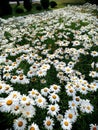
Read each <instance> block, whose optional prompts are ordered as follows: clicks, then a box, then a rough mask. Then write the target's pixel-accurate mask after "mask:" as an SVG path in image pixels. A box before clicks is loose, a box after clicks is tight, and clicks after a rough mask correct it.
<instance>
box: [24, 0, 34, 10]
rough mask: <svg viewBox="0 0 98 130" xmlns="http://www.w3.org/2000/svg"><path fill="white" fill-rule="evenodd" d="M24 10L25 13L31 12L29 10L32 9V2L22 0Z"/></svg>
mask: <svg viewBox="0 0 98 130" xmlns="http://www.w3.org/2000/svg"><path fill="white" fill-rule="evenodd" d="M24 8H25V9H26V10H27V11H31V9H32V2H31V1H30V0H24Z"/></svg>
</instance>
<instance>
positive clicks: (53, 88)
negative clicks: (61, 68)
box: [50, 84, 60, 93]
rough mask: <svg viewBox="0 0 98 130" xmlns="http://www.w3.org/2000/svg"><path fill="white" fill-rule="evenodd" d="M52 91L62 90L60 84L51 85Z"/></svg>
mask: <svg viewBox="0 0 98 130" xmlns="http://www.w3.org/2000/svg"><path fill="white" fill-rule="evenodd" d="M50 91H52V92H54V93H58V92H60V86H59V85H56V84H53V85H50Z"/></svg>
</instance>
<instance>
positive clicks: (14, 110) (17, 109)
mask: <svg viewBox="0 0 98 130" xmlns="http://www.w3.org/2000/svg"><path fill="white" fill-rule="evenodd" d="M11 113H12V114H15V115H17V114H20V113H21V105H20V103H19V101H17V102H15V104H14V105H13V107H12V109H11Z"/></svg>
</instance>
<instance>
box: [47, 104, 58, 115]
mask: <svg viewBox="0 0 98 130" xmlns="http://www.w3.org/2000/svg"><path fill="white" fill-rule="evenodd" d="M47 109H48V112H47V113H48V114H50V115H51V116H56V115H57V114H58V112H59V110H60V108H59V105H58V104H54V105H48V108H47Z"/></svg>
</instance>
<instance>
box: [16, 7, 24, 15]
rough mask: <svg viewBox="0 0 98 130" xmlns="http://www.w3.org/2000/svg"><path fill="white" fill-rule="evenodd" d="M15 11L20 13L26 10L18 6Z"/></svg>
mask: <svg viewBox="0 0 98 130" xmlns="http://www.w3.org/2000/svg"><path fill="white" fill-rule="evenodd" d="M15 11H16V13H18V14H21V13H24V10H23V9H22V8H21V7H20V6H18V7H17V8H16V10H15Z"/></svg>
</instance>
